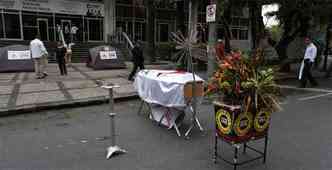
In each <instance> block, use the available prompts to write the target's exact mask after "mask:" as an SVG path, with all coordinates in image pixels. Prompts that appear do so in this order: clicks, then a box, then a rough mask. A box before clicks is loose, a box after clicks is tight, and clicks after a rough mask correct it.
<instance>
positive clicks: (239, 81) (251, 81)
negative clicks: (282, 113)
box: [206, 50, 281, 143]
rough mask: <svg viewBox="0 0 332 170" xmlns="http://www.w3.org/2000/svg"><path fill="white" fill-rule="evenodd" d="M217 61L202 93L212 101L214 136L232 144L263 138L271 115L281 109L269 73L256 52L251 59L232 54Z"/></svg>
mask: <svg viewBox="0 0 332 170" xmlns="http://www.w3.org/2000/svg"><path fill="white" fill-rule="evenodd" d="M218 58H219V59H220V60H218V61H217V63H218V68H217V71H216V72H215V73H214V75H213V76H212V77H211V79H210V80H209V84H208V89H207V92H206V93H207V95H209V96H213V97H215V99H214V105H215V106H214V107H215V124H216V131H217V132H216V133H217V134H218V136H220V137H222V138H223V139H224V140H226V141H229V142H232V143H241V142H245V141H248V140H250V139H252V138H258V137H264V136H265V135H266V134H267V131H268V128H269V122H270V116H271V113H273V112H275V111H278V110H280V109H281V108H280V105H279V102H278V99H277V95H278V94H279V88H278V87H277V86H276V84H275V80H274V71H273V69H272V68H269V67H264V66H262V65H261V63H262V53H261V51H259V50H257V51H256V52H255V53H254V54H253V55H252V56H248V55H245V54H242V53H241V52H240V51H235V52H231V53H230V54H227V55H225V56H222V57H218Z"/></svg>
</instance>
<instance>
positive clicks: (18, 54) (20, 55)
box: [8, 50, 31, 60]
mask: <svg viewBox="0 0 332 170" xmlns="http://www.w3.org/2000/svg"><path fill="white" fill-rule="evenodd" d="M30 59H31V55H30V51H29V50H26V51H8V60H30Z"/></svg>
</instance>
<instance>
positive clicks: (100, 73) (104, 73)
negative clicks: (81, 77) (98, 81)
mask: <svg viewBox="0 0 332 170" xmlns="http://www.w3.org/2000/svg"><path fill="white" fill-rule="evenodd" d="M86 73H87V74H88V75H89V76H91V77H93V78H108V77H118V76H123V75H128V74H129V73H128V70H126V69H124V70H107V71H91V72H86Z"/></svg>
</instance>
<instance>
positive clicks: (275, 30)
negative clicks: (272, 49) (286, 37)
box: [268, 25, 283, 41]
mask: <svg viewBox="0 0 332 170" xmlns="http://www.w3.org/2000/svg"><path fill="white" fill-rule="evenodd" d="M268 31H269V32H270V33H271V38H272V39H273V40H274V41H279V40H280V39H281V36H282V32H283V30H282V27H281V26H279V25H273V26H271V27H269V28H268Z"/></svg>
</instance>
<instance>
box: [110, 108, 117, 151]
mask: <svg viewBox="0 0 332 170" xmlns="http://www.w3.org/2000/svg"><path fill="white" fill-rule="evenodd" d="M115 115H116V114H115V113H110V114H109V116H110V123H111V125H110V128H111V131H110V132H111V135H110V136H111V137H112V139H111V144H112V145H111V146H115V145H116V139H115V138H116V134H115V121H114V119H115Z"/></svg>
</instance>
